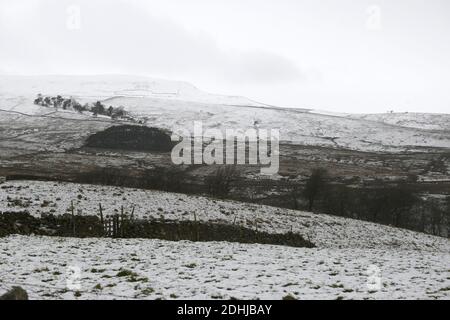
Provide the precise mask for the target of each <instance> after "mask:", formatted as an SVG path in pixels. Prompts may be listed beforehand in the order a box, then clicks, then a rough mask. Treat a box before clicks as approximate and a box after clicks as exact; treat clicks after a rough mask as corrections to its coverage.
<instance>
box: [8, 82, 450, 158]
mask: <svg viewBox="0 0 450 320" xmlns="http://www.w3.org/2000/svg"><path fill="white" fill-rule="evenodd" d="M38 93H42V94H44V95H62V96H65V97H70V96H73V97H75V98H76V99H77V100H79V101H80V102H94V101H97V100H101V101H103V103H104V104H105V105H106V106H110V105H111V106H117V107H118V106H124V107H125V109H126V110H127V111H129V112H130V113H131V114H132V115H133V116H135V117H138V118H139V119H141V120H143V121H145V123H146V125H148V126H157V127H161V128H166V129H169V130H173V129H176V128H179V127H183V128H192V126H193V122H194V121H196V120H202V121H203V124H204V129H207V128H219V129H226V128H230V129H235V128H242V129H246V128H254V127H257V128H274V129H280V138H281V140H283V141H285V142H290V143H295V144H303V145H319V146H328V147H343V148H348V149H353V150H362V151H392V152H398V151H420V150H422V149H423V148H431V147H438V148H450V131H449V128H448V126H449V123H450V115H448V114H443V115H427V114H421V115H418V114H384V115H347V114H333V113H327V112H322V111H321V112H319V111H317V112H314V111H312V110H305V109H294V108H277V107H271V106H267V105H264V104H261V103H257V102H254V101H251V100H249V99H247V98H243V97H234V96H220V95H213V94H208V93H204V92H202V91H201V90H198V89H197V88H195V87H194V86H192V85H190V84H188V83H185V82H174V81H167V80H156V79H149V78H140V77H127V76H110V77H104V76H103V77H100V76H98V77H95V76H90V77H81V76H80V77H62V76H58V77H56V76H51V77H50V76H49V77H0V111H1V110H3V111H8V112H15V113H25V114H32V115H50V116H51V117H62V118H64V117H67V118H73V117H74V112H67V111H57V112H55V110H54V109H53V108H48V107H41V106H36V105H34V104H33V100H34V98H35V97H36V95H37V94H38Z"/></svg>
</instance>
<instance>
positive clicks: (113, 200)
mask: <svg viewBox="0 0 450 320" xmlns="http://www.w3.org/2000/svg"><path fill="white" fill-rule="evenodd" d="M72 200H73V201H74V206H75V208H76V211H77V212H78V213H79V214H98V212H97V206H98V203H102V206H103V208H104V213H105V214H114V213H115V210H120V206H122V205H123V206H124V207H125V210H130V208H131V206H136V209H135V214H136V215H137V216H138V217H140V218H143V219H159V218H164V219H165V220H192V219H193V218H194V212H195V213H196V217H197V219H200V220H205V221H220V222H222V223H227V222H228V223H232V222H233V221H234V219H235V217H236V222H237V223H239V224H242V225H245V226H247V227H249V228H253V227H254V224H255V222H257V223H258V228H259V229H263V230H266V231H268V232H286V231H290V230H291V228H292V231H294V232H298V233H300V234H302V235H304V236H305V237H306V238H309V239H311V241H312V242H314V243H315V244H316V245H317V247H316V248H294V247H287V246H273V245H261V244H240V243H230V242H189V241H176V242H170V241H162V240H156V239H108V238H85V239H79V238H60V237H43V236H18V235H11V236H8V237H5V238H0V261H1V268H0V290H6V289H7V288H9V287H11V286H13V285H20V286H22V287H23V288H25V289H26V290H27V292H28V293H29V295H30V298H31V299H43V298H45V299H49V298H52V299H232V298H237V299H283V298H287V297H289V298H295V299H450V282H449V277H450V270H449V268H448V267H449V265H450V241H449V239H445V238H440V237H434V236H429V235H425V234H421V233H417V232H412V231H407V230H402V229H396V228H391V227H388V226H383V225H378V224H373V223H368V222H363V221H358V220H352V219H345V218H340V217H333V216H327V215H322V214H312V213H308V212H300V211H293V210H286V209H279V208H274V207H268V206H261V205H254V204H245V203H239V202H233V201H219V200H214V199H209V198H204V197H197V196H187V195H182V194H175V193H166V192H156V191H143V190H135V189H128V188H115V187H105V186H94V185H79V184H72V183H54V182H38V181H34V182H33V181H20V182H19V181H16V182H7V183H5V184H3V185H2V187H1V189H0V204H1V208H0V211H2V212H5V211H23V210H28V211H29V212H30V213H32V214H33V215H35V216H39V215H41V214H42V213H54V214H61V213H64V212H66V210H67V209H68V208H69V206H70V202H71V201H72ZM74 270H75V271H74ZM74 272H75V273H74ZM68 286H69V287H68Z"/></svg>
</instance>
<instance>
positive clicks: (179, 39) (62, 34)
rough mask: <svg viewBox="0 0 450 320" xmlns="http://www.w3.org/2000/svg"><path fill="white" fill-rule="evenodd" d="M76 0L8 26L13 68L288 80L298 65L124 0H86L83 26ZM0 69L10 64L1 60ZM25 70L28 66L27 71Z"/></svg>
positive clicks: (46, 4) (5, 40)
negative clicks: (225, 47)
mask: <svg viewBox="0 0 450 320" xmlns="http://www.w3.org/2000/svg"><path fill="white" fill-rule="evenodd" d="M72 3H73V2H72V1H60V0H58V1H50V0H43V1H40V2H39V3H38V5H37V6H36V10H34V11H33V12H32V14H31V15H30V16H28V17H27V22H26V23H17V24H15V23H14V22H11V23H9V25H6V26H2V27H1V29H0V43H2V46H5V47H6V48H2V49H5V50H2V53H0V58H1V59H2V60H1V61H3V62H6V61H7V62H8V65H9V67H7V68H6V70H13V69H14V66H17V68H16V69H18V70H19V69H20V68H21V69H26V70H33V71H34V72H37V73H80V72H81V73H82V72H89V71H90V72H93V73H105V72H109V73H117V72H119V73H136V74H146V75H152V74H165V75H169V76H170V75H171V76H176V77H183V76H188V77H189V76H190V75H196V76H197V75H200V76H203V77H210V78H211V79H215V80H217V81H229V82H237V81H238V82H245V83H283V82H289V81H293V80H297V79H298V78H299V77H300V71H299V70H298V68H297V67H296V65H295V64H294V63H293V62H292V61H290V60H288V59H286V58H284V57H282V56H279V55H276V54H272V53H269V52H264V51H261V52H237V51H235V52H231V53H229V52H226V53H225V52H223V51H221V50H220V49H219V48H218V47H217V45H216V43H215V42H214V40H212V39H211V38H209V37H208V36H206V35H196V34H193V33H190V32H188V31H186V30H184V29H183V28H182V27H180V26H179V25H177V24H176V23H175V22H173V21H169V20H164V19H160V18H156V17H154V16H151V15H150V14H149V13H148V12H145V11H144V10H142V8H140V7H138V6H134V5H132V4H131V3H129V2H124V1H114V2H112V1H95V2H94V1H79V2H78V3H79V8H80V13H81V15H80V18H81V20H80V22H81V24H80V26H81V28H80V29H79V30H72V29H69V28H67V27H66V25H67V19H69V18H70V17H69V14H68V12H67V9H68V7H69V6H70V5H72ZM1 63H2V62H0V67H4V66H2V65H1ZM24 71H25V70H23V71H22V72H24Z"/></svg>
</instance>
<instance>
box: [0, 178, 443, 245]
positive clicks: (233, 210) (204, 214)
mask: <svg viewBox="0 0 450 320" xmlns="http://www.w3.org/2000/svg"><path fill="white" fill-rule="evenodd" d="M71 201H73V203H74V207H75V209H76V212H78V213H79V214H84V215H98V214H99V212H98V205H99V203H101V204H102V207H103V212H104V214H105V215H113V214H117V213H118V212H119V210H120V208H121V206H122V205H123V206H124V208H125V210H126V211H128V212H130V211H131V209H132V207H135V211H134V214H135V216H136V217H140V218H143V219H161V218H163V219H165V220H194V213H195V215H196V219H198V220H202V221H212V222H223V223H233V222H234V221H235V222H236V223H237V224H240V225H243V226H246V227H248V228H252V229H254V228H255V227H256V224H257V225H258V230H261V231H267V232H269V233H285V232H289V231H293V232H295V233H299V234H301V235H302V236H303V237H304V238H305V239H309V240H310V241H312V242H313V243H314V244H315V245H316V246H317V247H319V248H401V249H407V250H436V251H441V252H450V241H449V240H448V239H445V238H440V237H434V236H430V235H426V234H423V233H418V232H413V231H409V230H404V229H397V228H393V227H389V226H384V225H379V224H375V223H369V222H364V221H360V220H353V219H346V218H342V217H337V216H330V215H324V214H313V213H310V212H301V211H295V210H288V209H281V208H275V207H270V206H263V205H257V204H249V203H242V202H235V201H223V200H216V199H210V198H206V197H200V196H190V195H184V194H178V193H168V192H160V191H149V190H140V189H131V188H122V187H109V186H97V185H88V184H74V183H60V182H44V181H11V182H7V183H5V184H3V185H2V186H1V189H0V212H5V211H24V210H27V211H28V212H29V213H30V214H32V215H34V216H40V215H41V214H42V213H52V214H64V213H66V212H70V206H71ZM235 219H236V220H235Z"/></svg>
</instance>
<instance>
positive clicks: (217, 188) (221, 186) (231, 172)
mask: <svg viewBox="0 0 450 320" xmlns="http://www.w3.org/2000/svg"><path fill="white" fill-rule="evenodd" d="M237 176H238V174H237V170H236V166H235V165H226V166H221V167H219V168H218V169H217V170H216V171H215V172H214V173H213V174H212V175H211V176H208V177H207V178H206V185H207V187H208V192H209V193H210V194H211V195H213V196H218V197H225V196H227V195H228V194H229V193H230V191H231V187H232V184H233V182H234V181H235V180H236V177H237Z"/></svg>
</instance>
